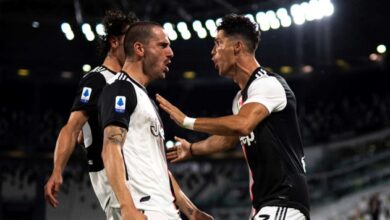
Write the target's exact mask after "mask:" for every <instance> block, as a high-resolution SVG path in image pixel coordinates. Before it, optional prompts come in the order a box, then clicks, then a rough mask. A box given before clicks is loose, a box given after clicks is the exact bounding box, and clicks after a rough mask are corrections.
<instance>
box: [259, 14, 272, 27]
mask: <svg viewBox="0 0 390 220" xmlns="http://www.w3.org/2000/svg"><path fill="white" fill-rule="evenodd" d="M256 20H257V23H259V24H260V29H261V30H262V31H268V30H269V29H270V28H271V25H270V22H269V21H268V17H267V15H266V14H265V13H264V12H258V13H257V14H256Z"/></svg>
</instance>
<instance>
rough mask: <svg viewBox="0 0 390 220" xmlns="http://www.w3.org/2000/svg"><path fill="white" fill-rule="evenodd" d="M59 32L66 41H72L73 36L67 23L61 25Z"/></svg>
mask: <svg viewBox="0 0 390 220" xmlns="http://www.w3.org/2000/svg"><path fill="white" fill-rule="evenodd" d="M61 30H62V32H63V33H64V34H65V37H66V39H68V40H73V39H74V34H73V31H72V28H71V27H70V25H69V23H66V22H64V23H62V24H61Z"/></svg>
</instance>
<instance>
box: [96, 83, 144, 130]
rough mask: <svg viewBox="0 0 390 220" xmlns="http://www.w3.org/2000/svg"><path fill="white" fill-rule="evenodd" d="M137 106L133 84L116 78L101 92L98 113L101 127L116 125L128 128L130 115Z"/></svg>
mask: <svg viewBox="0 0 390 220" xmlns="http://www.w3.org/2000/svg"><path fill="white" fill-rule="evenodd" d="M136 106H137V96H136V93H135V89H134V86H133V85H132V84H131V83H130V82H128V81H124V80H117V81H115V82H114V83H113V84H111V85H107V86H106V87H105V88H104V89H103V92H102V94H101V97H100V105H99V115H100V121H101V125H102V128H103V129H104V128H105V127H106V126H108V125H116V126H120V127H123V128H125V129H128V128H129V124H130V116H131V114H132V113H133V112H134V109H135V107H136Z"/></svg>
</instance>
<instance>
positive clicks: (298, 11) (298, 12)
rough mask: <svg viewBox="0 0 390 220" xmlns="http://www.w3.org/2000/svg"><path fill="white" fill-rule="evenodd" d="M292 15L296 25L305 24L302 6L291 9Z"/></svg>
mask: <svg viewBox="0 0 390 220" xmlns="http://www.w3.org/2000/svg"><path fill="white" fill-rule="evenodd" d="M290 12H291V15H292V16H293V20H294V23H295V24H297V25H301V24H303V23H305V15H304V10H303V8H302V7H301V6H300V5H297V4H293V5H292V6H291V9H290Z"/></svg>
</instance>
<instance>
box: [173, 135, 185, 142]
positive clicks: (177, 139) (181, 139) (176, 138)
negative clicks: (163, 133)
mask: <svg viewBox="0 0 390 220" xmlns="http://www.w3.org/2000/svg"><path fill="white" fill-rule="evenodd" d="M174 138H175V141H180V143H181V142H182V141H184V139H183V138H179V137H176V136H175V137H174Z"/></svg>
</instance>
